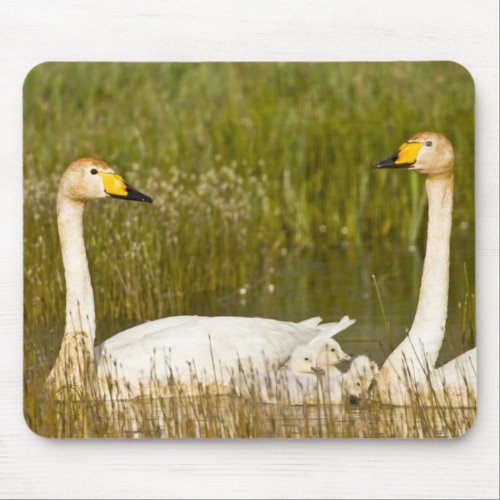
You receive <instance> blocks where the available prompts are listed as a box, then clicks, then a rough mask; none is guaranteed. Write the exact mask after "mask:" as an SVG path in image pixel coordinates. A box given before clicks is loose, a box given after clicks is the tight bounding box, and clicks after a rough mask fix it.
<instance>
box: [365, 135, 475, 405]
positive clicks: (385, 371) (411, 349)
mask: <svg viewBox="0 0 500 500" xmlns="http://www.w3.org/2000/svg"><path fill="white" fill-rule="evenodd" d="M374 168H406V169H407V170H411V171H414V172H418V173H420V174H423V175H425V188H426V191H427V198H428V201H429V221H428V227H427V247H426V250H425V260H424V269H423V274H422V283H421V286H420V296H419V299H418V305H417V312H416V314H415V319H414V320H413V324H412V326H411V329H410V331H409V333H408V335H407V336H406V338H405V339H404V340H403V341H402V342H401V344H400V345H399V346H398V347H397V348H396V349H395V350H394V351H393V352H392V353H391V354H390V356H389V357H388V358H387V360H386V361H385V363H384V365H383V366H382V369H381V370H380V373H379V376H378V379H377V386H378V389H379V396H380V398H381V400H382V402H385V403H392V404H396V405H403V404H408V403H410V397H411V394H412V393H413V394H415V393H418V394H420V396H422V395H424V394H425V396H429V397H430V398H431V399H432V401H431V403H434V402H440V403H442V404H446V405H450V406H463V405H466V404H468V403H470V402H471V401H474V400H475V397H476V390H477V389H476V378H477V377H476V349H475V348H474V349H472V350H470V351H467V352H466V353H464V354H462V355H460V356H458V357H457V358H455V359H454V360H452V361H450V362H449V363H447V364H446V365H444V366H442V367H441V368H438V369H435V364H436V360H437V358H438V355H439V351H440V349H441V344H442V342H443V338H444V334H445V325H446V315H447V308H448V285H449V271H450V235H451V220H452V217H451V216H452V207H453V180H454V170H455V154H454V151H453V146H452V145H451V143H450V141H449V140H448V139H446V137H444V136H443V135H441V134H439V133H436V132H420V133H418V134H416V135H415V136H413V137H412V138H411V139H410V140H409V141H407V142H405V143H404V144H403V145H402V146H401V147H400V148H399V150H398V152H397V153H395V154H394V155H392V156H391V157H389V158H387V159H386V160H383V161H381V162H379V163H377V164H375V165H374ZM428 401H429V400H428V399H426V402H428Z"/></svg>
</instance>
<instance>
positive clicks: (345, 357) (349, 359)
mask: <svg viewBox="0 0 500 500" xmlns="http://www.w3.org/2000/svg"><path fill="white" fill-rule="evenodd" d="M340 359H341V360H342V361H351V359H352V358H351V356H349V354H347V353H345V352H344V353H342V355H341V356H340Z"/></svg>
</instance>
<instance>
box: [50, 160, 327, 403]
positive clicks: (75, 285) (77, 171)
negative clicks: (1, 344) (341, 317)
mask: <svg viewBox="0 0 500 500" xmlns="http://www.w3.org/2000/svg"><path fill="white" fill-rule="evenodd" d="M102 198H121V199H124V200H135V201H142V202H151V201H152V200H151V198H149V197H148V196H146V195H144V194H142V193H139V192H138V191H136V190H134V189H133V188H131V187H130V186H128V185H127V184H126V183H125V182H124V181H123V179H122V178H121V177H120V176H119V175H118V174H116V173H115V172H114V170H113V169H112V168H110V167H109V166H108V165H107V164H106V163H104V162H102V161H100V160H96V159H93V158H82V159H80V160H77V161H75V162H74V163H72V164H71V165H70V166H69V167H68V169H67V170H66V172H65V173H64V175H63V176H62V178H61V181H60V185H59V190H58V195H57V220H58V229H59V236H60V242H61V249H62V256H63V263H64V271H65V281H66V321H65V330H64V337H63V340H62V344H61V349H60V351H59V354H58V357H57V359H56V362H55V364H54V367H53V369H52V371H51V373H50V375H49V379H48V381H49V383H50V385H51V387H52V388H54V389H56V391H57V390H58V389H60V388H61V387H67V386H68V385H69V386H76V387H78V386H80V385H82V383H83V381H84V379H85V375H89V374H90V375H92V373H89V372H92V371H93V370H92V368H93V367H94V366H95V367H96V373H97V379H98V384H97V385H98V386H100V387H101V388H103V390H104V389H106V388H108V389H109V390H111V389H110V388H111V387H112V388H113V391H115V393H114V394H113V397H127V396H128V397H133V396H135V395H139V394H144V393H148V392H151V391H152V385H154V386H155V390H157V389H158V384H160V385H161V384H163V383H165V382H166V381H167V380H168V379H169V376H170V375H172V374H173V375H174V376H175V377H178V379H179V380H180V381H181V382H183V383H184V382H186V383H188V382H189V381H190V380H192V373H193V370H195V371H196V373H197V374H198V375H199V377H201V378H202V379H203V380H202V381H203V382H206V383H212V382H222V383H225V382H226V381H227V380H229V379H230V377H231V374H234V372H235V371H238V370H239V369H240V368H243V369H245V368H248V367H249V366H251V367H252V368H253V369H255V370H257V371H260V372H263V371H265V369H266V368H268V367H272V366H281V365H283V363H284V362H285V361H286V360H287V358H288V357H289V355H290V353H291V352H292V351H293V349H294V348H295V347H296V346H297V345H300V344H304V343H306V342H309V341H310V340H311V339H313V338H314V337H316V336H317V335H318V334H319V333H321V331H322V330H321V329H320V328H318V325H319V323H320V322H321V319H320V318H311V319H309V320H305V321H302V322H299V323H294V322H287V321H277V320H273V319H264V318H242V317H213V318H209V317H198V316H176V317H170V318H164V319H159V320H156V321H151V322H147V323H144V324H141V325H139V326H136V327H134V328H130V329H128V330H125V331H123V332H121V333H118V334H117V335H115V336H114V337H112V338H110V339H108V340H106V341H105V342H104V343H103V344H102V345H100V346H98V347H96V348H95V349H94V338H95V326H96V325H95V310H94V296H93V291H92V284H91V279H90V274H89V269H88V263H87V257H86V252H85V244H84V239H83V211H84V206H85V203H86V202H87V201H90V200H94V199H102ZM152 379H153V380H154V384H152V382H151V381H152ZM198 380H199V378H198Z"/></svg>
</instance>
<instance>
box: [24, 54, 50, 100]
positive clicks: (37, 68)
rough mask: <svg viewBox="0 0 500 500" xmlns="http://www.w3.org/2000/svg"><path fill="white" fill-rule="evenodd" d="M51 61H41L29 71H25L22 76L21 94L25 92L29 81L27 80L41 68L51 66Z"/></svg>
mask: <svg viewBox="0 0 500 500" xmlns="http://www.w3.org/2000/svg"><path fill="white" fill-rule="evenodd" d="M52 63H53V62H52V61H42V62H39V63H36V64H35V65H34V66H31V67H30V69H29V70H28V71H27V73H26V74H25V75H24V78H23V85H22V88H23V94H24V92H26V85H27V83H28V81H29V79H30V78H31V77H32V76H33V74H34V73H36V72H37V71H38V70H39V69H40V68H41V67H42V66H47V65H49V64H52Z"/></svg>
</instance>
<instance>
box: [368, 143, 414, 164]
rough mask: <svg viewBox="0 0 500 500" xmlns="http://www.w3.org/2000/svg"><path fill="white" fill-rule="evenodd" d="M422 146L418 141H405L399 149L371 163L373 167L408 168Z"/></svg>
mask: <svg viewBox="0 0 500 500" xmlns="http://www.w3.org/2000/svg"><path fill="white" fill-rule="evenodd" d="M421 148H422V144H421V143H420V142H405V143H404V144H403V145H401V147H400V148H399V150H398V151H397V152H396V153H394V154H393V155H391V156H389V158H386V159H385V160H382V161H379V162H378V163H375V165H373V168H408V167H411V166H412V165H414V164H415V162H416V161H417V156H418V153H419V152H420V149H421Z"/></svg>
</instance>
